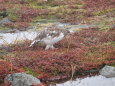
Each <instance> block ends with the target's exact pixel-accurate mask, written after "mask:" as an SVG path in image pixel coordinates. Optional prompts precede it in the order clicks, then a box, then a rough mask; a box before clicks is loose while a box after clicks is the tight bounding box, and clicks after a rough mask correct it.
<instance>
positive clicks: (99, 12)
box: [93, 8, 115, 16]
mask: <svg viewBox="0 0 115 86" xmlns="http://www.w3.org/2000/svg"><path fill="white" fill-rule="evenodd" d="M114 11H115V8H109V9H105V10H100V11H97V12H94V13H93V14H94V15H95V16H100V15H103V14H106V13H109V12H114Z"/></svg>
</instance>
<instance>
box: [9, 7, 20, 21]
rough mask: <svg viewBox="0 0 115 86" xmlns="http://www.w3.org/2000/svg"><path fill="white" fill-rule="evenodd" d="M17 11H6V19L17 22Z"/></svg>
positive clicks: (14, 9) (16, 9)
mask: <svg viewBox="0 0 115 86" xmlns="http://www.w3.org/2000/svg"><path fill="white" fill-rule="evenodd" d="M18 10H19V8H12V9H8V10H7V11H8V18H9V19H10V20H11V21H17V19H18V18H19V14H17V11H18Z"/></svg>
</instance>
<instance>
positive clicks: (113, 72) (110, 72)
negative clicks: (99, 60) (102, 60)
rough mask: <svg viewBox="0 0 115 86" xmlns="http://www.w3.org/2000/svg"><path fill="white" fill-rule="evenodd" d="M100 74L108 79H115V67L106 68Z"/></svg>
mask: <svg viewBox="0 0 115 86" xmlns="http://www.w3.org/2000/svg"><path fill="white" fill-rule="evenodd" d="M99 72H100V74H101V75H102V76H105V77H107V78H111V77H115V67H112V66H105V67H104V68H102V69H101V70H100V71H99Z"/></svg>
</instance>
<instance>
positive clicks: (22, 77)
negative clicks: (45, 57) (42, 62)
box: [4, 73, 40, 86]
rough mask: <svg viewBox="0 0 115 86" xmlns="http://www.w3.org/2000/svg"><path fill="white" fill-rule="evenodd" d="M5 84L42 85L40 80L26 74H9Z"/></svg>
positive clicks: (18, 85) (20, 85)
mask: <svg viewBox="0 0 115 86" xmlns="http://www.w3.org/2000/svg"><path fill="white" fill-rule="evenodd" d="M4 82H5V83H10V84H11V86H32V85H38V84H40V80H39V79H37V78H35V77H33V76H32V75H29V74H26V73H14V74H9V75H8V76H7V77H6V78H5V80H4Z"/></svg>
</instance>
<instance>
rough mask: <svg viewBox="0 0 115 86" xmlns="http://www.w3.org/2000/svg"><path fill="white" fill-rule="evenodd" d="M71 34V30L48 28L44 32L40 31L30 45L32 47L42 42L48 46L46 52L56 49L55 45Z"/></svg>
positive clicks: (53, 26)
mask: <svg viewBox="0 0 115 86" xmlns="http://www.w3.org/2000/svg"><path fill="white" fill-rule="evenodd" d="M69 33H70V31H69V30H66V29H62V28H58V27H55V25H52V26H51V27H47V28H45V29H44V30H42V31H40V32H39V33H38V35H37V36H36V38H35V39H34V40H33V42H32V43H31V44H30V47H32V46H33V45H34V44H35V43H37V42H42V43H44V44H45V45H46V48H45V50H48V49H54V46H53V45H54V44H55V43H57V42H59V41H61V40H62V39H63V38H64V37H65V36H66V35H68V34H69Z"/></svg>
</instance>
